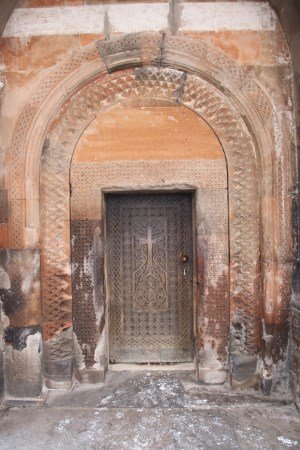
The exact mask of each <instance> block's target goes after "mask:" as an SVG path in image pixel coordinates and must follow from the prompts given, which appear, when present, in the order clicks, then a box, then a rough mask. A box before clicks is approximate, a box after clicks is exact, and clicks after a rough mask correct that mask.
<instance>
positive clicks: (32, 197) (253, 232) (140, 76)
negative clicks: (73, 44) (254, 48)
mask: <svg viewBox="0 0 300 450" xmlns="http://www.w3.org/2000/svg"><path fill="white" fill-rule="evenodd" d="M138 97H155V98H162V99H167V100H169V101H173V102H177V103H180V104H182V105H183V106H185V107H188V108H190V109H192V110H193V111H195V113H197V114H199V115H200V116H201V117H203V118H204V119H205V120H206V121H207V123H208V124H209V125H210V126H211V128H212V129H213V130H214V132H215V133H216V135H217V136H218V138H219V140H220V142H221V144H222V147H223V149H224V152H225V156H226V160H227V165H228V181H229V230H230V304H231V306H230V310H231V336H230V355H231V371H232V374H233V376H234V371H235V364H236V363H235V359H234V355H238V356H240V355H243V356H245V357H246V358H253V359H254V360H255V361H256V359H257V357H258V354H259V352H260V350H261V338H262V332H261V318H262V309H264V318H265V321H266V323H267V324H269V325H270V327H271V328H270V330H271V331H272V325H273V323H274V321H275V322H276V324H278V321H279V320H283V318H284V315H286V307H287V305H288V302H289V292H288V291H287V290H286V289H285V288H284V283H283V280H286V279H287V277H289V274H290V267H289V265H288V264H287V262H288V261H289V256H290V246H289V241H288V239H287V237H286V236H288V234H289V230H290V224H289V222H288V219H287V215H286V208H284V205H283V203H284V201H285V200H286V198H287V191H288V189H289V183H288V179H285V178H283V175H282V173H284V171H282V170H281V169H282V167H286V168H287V170H286V172H287V173H288V172H289V168H288V153H287V148H288V147H287V145H286V143H285V142H284V139H280V142H279V140H278V139H277V141H276V136H275V133H274V127H276V126H277V119H276V114H275V112H274V108H273V106H272V104H271V102H270V100H269V99H268V97H267V96H266V94H265V93H264V91H263V90H262V89H261V87H260V86H259V85H258V84H257V83H256V82H255V81H254V80H253V79H252V78H251V77H250V76H249V74H248V73H247V72H246V71H244V70H243V69H242V68H241V67H240V66H238V65H237V64H235V63H234V62H233V61H231V60H230V59H228V58H226V57H225V56H223V55H221V54H220V53H218V52H216V51H214V50H212V49H211V48H209V47H208V46H206V45H205V44H203V43H201V42H195V41H194V40H191V39H186V38H182V37H176V36H172V35H167V34H164V33H158V34H147V33H139V34H131V35H127V36H123V37H121V38H118V39H114V40H109V41H98V42H96V43H95V44H93V45H92V46H90V47H89V48H87V49H85V50H84V51H83V52H81V53H79V54H77V55H75V56H74V57H73V58H72V59H71V60H69V61H68V62H67V63H66V64H64V65H63V66H61V67H60V68H59V69H57V70H56V71H55V72H54V73H53V74H52V75H51V76H50V77H48V79H47V81H46V82H45V83H44V84H42V85H41V87H40V88H39V90H38V91H37V93H36V95H35V96H34V97H33V98H32V99H31V100H30V101H29V102H28V104H27V105H26V106H25V108H24V111H23V113H22V114H21V116H20V119H19V121H18V124H17V127H16V132H15V135H14V141H13V145H12V148H11V151H10V155H9V157H8V164H9V166H10V174H11V176H10V183H9V188H10V195H11V198H12V207H11V217H10V242H11V247H12V248H24V247H26V246H31V247H33V248H34V247H35V246H36V247H39V240H38V237H37V236H38V233H40V236H41V240H40V248H41V262H42V310H43V319H44V321H43V331H44V340H45V345H44V349H45V352H44V359H45V371H46V376H47V378H48V380H50V382H49V385H51V386H52V387H55V386H56V385H60V381H62V380H64V381H65V380H66V379H68V380H71V379H72V367H73V366H72V365H73V358H74V348H73V345H74V344H73V339H72V336H71V334H70V333H69V330H71V326H72V293H71V274H70V220H69V217H70V205H69V198H70V184H69V182H70V180H69V171H70V164H71V158H72V152H73V150H74V147H75V145H76V142H77V141H78V139H79V137H80V135H81V133H82V132H83V130H84V129H85V128H86V127H87V126H88V124H89V123H90V122H91V121H92V120H93V119H94V117H95V114H96V113H97V112H98V111H99V110H101V109H103V108H108V107H109V106H111V105H113V104H116V103H118V102H122V101H126V100H128V99H134V98H138ZM277 132H278V126H277ZM275 148H276V152H275ZM42 149H43V151H42ZM40 161H42V164H41V166H40ZM23 199H25V202H23V201H22V202H20V200H23ZM24 203H25V204H24ZM20 204H21V205H22V208H23V210H21V211H20ZM16 205H18V207H16ZM37 211H39V213H38V214H37V213H36V212H37ZM284 213H285V214H284ZM284 227H285V228H286V231H284ZM53 242H56V243H58V244H56V245H55V247H53ZM274 267H276V275H277V278H275V277H272V276H271V277H270V274H271V275H272V273H273V274H274V271H275V268H274ZM274 304H276V305H277V310H276V311H277V316H276V314H275V313H276V311H275V313H274V308H273V305H274ZM278 311H279V312H278ZM275 316H276V317H275ZM68 333H69V334H68ZM62 342H63V345H62ZM281 358H282V355H281ZM95 359H96V360H97V358H95ZM61 361H64V365H63V370H61V369H60V367H62V364H61ZM269 365H270V364H269ZM271 365H272V364H271ZM268 369H270V367H269V368H268ZM254 371H255V369H254ZM268 376H270V373H268Z"/></svg>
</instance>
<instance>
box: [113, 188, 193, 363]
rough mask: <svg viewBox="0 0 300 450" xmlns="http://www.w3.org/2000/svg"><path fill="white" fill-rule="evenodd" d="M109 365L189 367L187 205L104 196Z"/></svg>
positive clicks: (162, 198) (179, 200)
mask: <svg viewBox="0 0 300 450" xmlns="http://www.w3.org/2000/svg"><path fill="white" fill-rule="evenodd" d="M106 205H107V223H106V234H107V241H106V242H107V267H108V299H109V302H108V307H109V322H110V323H109V330H110V332H109V334H110V336H109V346H110V350H109V351H110V362H116V363H129V362H130V363H159V362H161V363H163V362H165V363H167V362H185V361H192V360H193V286H192V282H191V280H192V278H193V254H192V253H193V244H192V198H191V195H189V194H167V195H165V194H164V195H161V194H156V195H155V194H151V195H150V194H149V195H147V194H145V195H108V196H107V203H106Z"/></svg>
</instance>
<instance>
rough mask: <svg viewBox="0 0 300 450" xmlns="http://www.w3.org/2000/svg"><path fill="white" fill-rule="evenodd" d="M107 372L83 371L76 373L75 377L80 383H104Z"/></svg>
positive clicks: (99, 370)
mask: <svg viewBox="0 0 300 450" xmlns="http://www.w3.org/2000/svg"><path fill="white" fill-rule="evenodd" d="M105 374H106V371H105V370H104V369H93V368H89V369H81V370H77V371H76V372H75V377H76V379H77V380H78V381H79V382H80V383H91V384H97V383H103V382H104V380H105Z"/></svg>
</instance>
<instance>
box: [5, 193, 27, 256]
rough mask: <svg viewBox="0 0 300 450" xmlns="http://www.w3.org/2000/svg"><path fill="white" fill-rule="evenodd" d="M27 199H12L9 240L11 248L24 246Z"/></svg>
mask: <svg viewBox="0 0 300 450" xmlns="http://www.w3.org/2000/svg"><path fill="white" fill-rule="evenodd" d="M24 230H25V200H19V199H11V200H10V216H9V242H10V248H14V249H21V248H24V244H25V240H24Z"/></svg>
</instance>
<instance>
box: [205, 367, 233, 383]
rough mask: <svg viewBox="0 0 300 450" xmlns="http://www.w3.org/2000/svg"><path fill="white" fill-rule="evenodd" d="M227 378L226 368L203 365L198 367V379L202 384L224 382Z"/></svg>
mask: <svg viewBox="0 0 300 450" xmlns="http://www.w3.org/2000/svg"><path fill="white" fill-rule="evenodd" d="M227 378H228V370H226V369H209V368H204V367H199V368H198V380H199V382H200V383H204V384H208V385H209V384H212V385H215V384H224V383H225V382H226V380H227Z"/></svg>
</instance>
